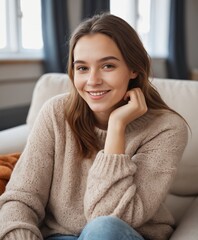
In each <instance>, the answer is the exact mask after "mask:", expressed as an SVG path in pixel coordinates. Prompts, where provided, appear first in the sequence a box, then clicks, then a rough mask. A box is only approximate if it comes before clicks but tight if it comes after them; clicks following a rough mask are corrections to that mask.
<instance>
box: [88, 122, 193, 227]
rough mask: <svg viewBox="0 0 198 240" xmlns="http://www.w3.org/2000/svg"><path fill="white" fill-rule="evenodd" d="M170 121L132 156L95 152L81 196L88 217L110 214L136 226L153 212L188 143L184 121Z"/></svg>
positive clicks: (149, 217) (166, 189) (160, 200)
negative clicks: (171, 122) (83, 195)
mask: <svg viewBox="0 0 198 240" xmlns="http://www.w3.org/2000/svg"><path fill="white" fill-rule="evenodd" d="M170 125H171V124H170ZM173 125H174V126H173ZM173 125H171V126H167V127H166V129H163V131H160V132H158V133H156V134H155V136H152V137H150V138H149V139H147V140H146V141H145V142H144V143H142V145H141V146H139V148H138V150H137V151H136V153H135V154H134V155H133V156H132V157H130V156H129V155H127V154H121V155H116V154H105V153H104V152H103V151H100V152H99V153H98V154H97V156H96V158H95V160H94V163H93V165H92V167H91V169H90V171H89V175H88V180H87V189H86V193H85V197H84V209H85V210H84V211H85V216H86V218H87V220H90V219H93V218H95V217H98V216H101V215H113V216H117V217H119V218H121V219H122V220H124V221H125V222H127V223H128V224H130V225H131V226H133V227H135V228H137V227H140V226H142V225H143V224H144V223H145V222H147V221H148V220H149V219H151V218H152V217H153V216H154V214H155V213H156V211H157V210H158V208H159V206H160V205H161V203H162V202H163V200H164V198H165V196H166V194H167V192H168V190H169V188H170V185H171V183H172V181H173V179H174V176H175V174H176V170H177V167H178V163H179V160H180V159H181V156H182V154H183V151H184V148H185V145H186V143H187V134H188V131H187V127H186V125H185V124H184V121H183V120H179V121H178V122H176V124H173ZM150 135H152V134H150Z"/></svg>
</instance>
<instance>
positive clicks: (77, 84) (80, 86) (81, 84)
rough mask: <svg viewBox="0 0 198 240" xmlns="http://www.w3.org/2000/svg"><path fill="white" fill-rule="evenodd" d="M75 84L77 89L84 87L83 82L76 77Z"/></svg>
mask: <svg viewBox="0 0 198 240" xmlns="http://www.w3.org/2000/svg"><path fill="white" fill-rule="evenodd" d="M74 86H75V88H76V89H77V91H80V90H82V88H83V83H82V81H80V80H79V79H78V78H75V77H74Z"/></svg>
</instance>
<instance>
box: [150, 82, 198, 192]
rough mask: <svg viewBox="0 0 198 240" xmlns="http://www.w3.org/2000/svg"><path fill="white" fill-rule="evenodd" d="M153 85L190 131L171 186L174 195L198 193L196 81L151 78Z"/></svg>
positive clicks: (197, 85) (197, 100)
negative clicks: (183, 120)
mask: <svg viewBox="0 0 198 240" xmlns="http://www.w3.org/2000/svg"><path fill="white" fill-rule="evenodd" d="M151 81H152V83H153V85H154V86H155V87H156V88H157V90H158V91H159V93H160V95H161V97H162V98H163V99H164V101H165V102H166V103H167V104H168V105H169V106H170V107H171V108H172V109H174V110H176V111H177V112H178V113H180V114H181V115H182V116H183V117H184V118H185V120H186V121H187V122H188V124H189V126H190V128H191V132H190V131H189V139H188V144H187V146H186V149H185V151H184V154H183V157H182V160H181V163H180V166H179V171H178V174H177V176H176V179H175V182H174V184H173V186H172V188H171V193H173V194H176V195H182V196H185V195H188V196H190V195H197V194H198V82H196V81H190V80H173V79H157V78H156V79H153V80H151Z"/></svg>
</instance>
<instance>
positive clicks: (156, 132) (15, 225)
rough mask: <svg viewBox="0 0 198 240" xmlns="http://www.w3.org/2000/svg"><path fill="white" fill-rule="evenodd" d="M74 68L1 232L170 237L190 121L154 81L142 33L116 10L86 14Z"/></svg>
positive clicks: (49, 105)
mask: <svg viewBox="0 0 198 240" xmlns="http://www.w3.org/2000/svg"><path fill="white" fill-rule="evenodd" d="M68 74H69V77H70V80H71V82H72V85H73V86H72V89H71V92H70V93H65V94H61V95H58V96H55V97H53V98H52V99H50V100H48V101H47V102H46V103H45V104H44V106H43V107H42V109H41V111H40V113H39V115H38V117H37V119H36V122H35V124H34V126H33V129H32V131H31V133H30V136H29V138H28V141H27V144H26V147H25V149H24V151H23V153H22V154H21V156H20V159H19V160H18V162H17V164H16V166H15V168H14V171H13V173H12V175H11V179H10V181H9V182H8V184H7V187H6V191H5V192H4V193H3V194H2V195H1V197H0V239H3V240H9V239H12V240H13V239H18V240H27V239H31V240H41V239H48V240H85V239H86V240H111V239H112V240H123V239H125V240H133V239H136V240H137V239H138V240H143V239H145V240H146V239H147V240H148V239H150V240H167V239H168V238H169V237H170V235H171V233H172V232H173V228H174V219H173V217H172V215H171V214H170V212H169V211H168V210H167V209H166V207H165V205H164V204H163V202H164V198H165V196H166V194H167V192H168V190H169V188H170V185H171V183H172V182H173V179H174V176H175V174H176V172H177V168H178V164H179V161H180V159H181V156H182V154H183V151H184V148H185V146H186V143H187V132H188V131H187V124H186V122H185V120H184V119H183V118H182V117H181V116H180V115H179V114H178V113H176V112H175V111H173V110H171V109H170V108H169V107H168V106H167V105H166V103H165V102H164V101H163V100H162V99H161V97H160V95H159V93H158V92H157V91H156V89H155V88H154V87H153V86H152V84H151V82H150V81H149V76H150V60H149V57H148V54H147V52H146V51H145V49H144V47H143V45H142V43H141V41H140V39H139V37H138V35H137V33H136V32H135V31H134V30H133V28H132V27H131V26H130V25H129V24H128V23H126V22H125V21H124V20H122V19H121V18H119V17H116V16H114V15H111V14H101V15H96V16H94V17H92V18H91V19H87V20H85V21H84V22H82V23H81V24H80V25H79V26H78V28H77V29H76V30H75V31H74V33H73V34H72V36H71V39H70V51H69V60H68Z"/></svg>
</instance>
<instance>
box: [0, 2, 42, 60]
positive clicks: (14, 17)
mask: <svg viewBox="0 0 198 240" xmlns="http://www.w3.org/2000/svg"><path fill="white" fill-rule="evenodd" d="M42 50H43V40H42V24H41V1H40V0H0V58H21V57H22V58H35V57H36V58H42V57H43V51H42Z"/></svg>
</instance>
